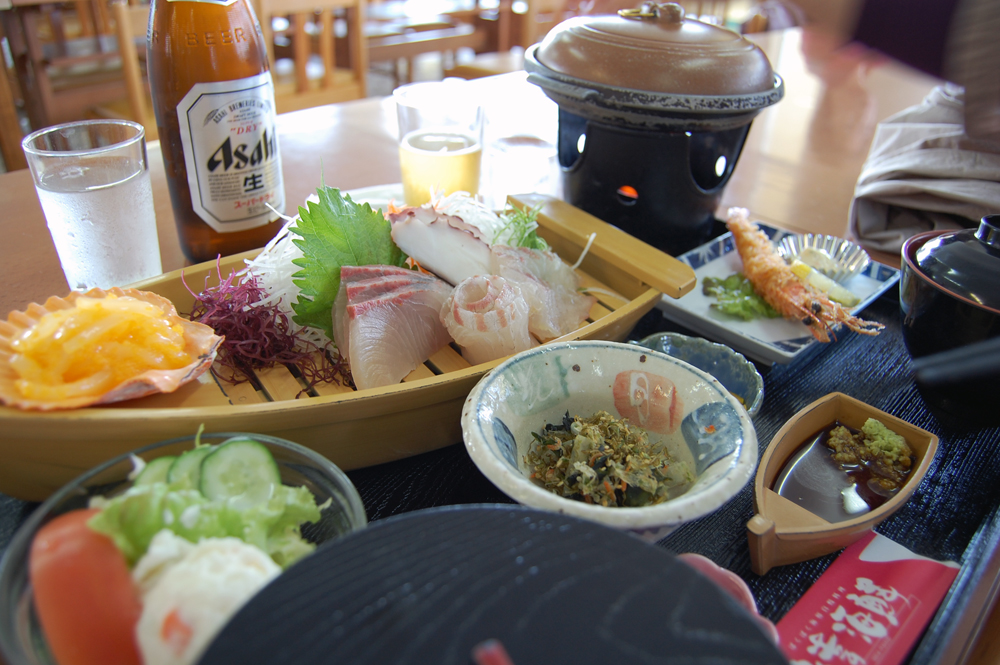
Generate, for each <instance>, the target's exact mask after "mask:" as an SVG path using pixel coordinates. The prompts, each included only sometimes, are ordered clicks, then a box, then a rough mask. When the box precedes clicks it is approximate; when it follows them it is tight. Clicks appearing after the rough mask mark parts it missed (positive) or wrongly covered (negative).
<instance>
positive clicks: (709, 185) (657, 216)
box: [525, 3, 784, 255]
mask: <svg viewBox="0 0 1000 665" xmlns="http://www.w3.org/2000/svg"><path fill="white" fill-rule="evenodd" d="M525 69H526V70H527V71H528V80H529V81H530V82H531V83H534V84H536V85H538V86H539V87H541V88H542V89H543V90H544V91H545V93H546V95H547V96H548V97H550V98H551V99H552V100H554V101H555V102H556V103H557V104H558V106H559V139H558V143H559V145H558V150H559V163H560V165H561V167H562V172H563V189H564V196H565V198H566V200H568V201H569V202H570V203H573V204H574V205H576V206H577V207H579V208H582V209H583V210H586V211H587V212H589V213H591V214H593V215H595V216H597V217H599V218H601V219H603V220H605V221H607V222H609V223H612V224H614V225H616V226H618V227H620V228H622V229H623V230H625V231H627V232H628V233H631V234H632V235H634V236H636V237H639V238H641V239H642V240H645V241H646V242H648V243H650V244H651V245H654V246H655V247H658V248H659V249H662V250H664V251H666V252H668V253H670V254H675V255H676V254H680V253H683V252H684V251H687V250H688V249H692V248H694V247H696V246H698V245H700V244H702V243H703V242H705V241H707V240H708V239H709V238H710V236H711V233H712V231H713V228H714V222H715V218H714V213H715V209H716V208H717V207H718V204H719V200H720V199H721V196H722V191H723V188H724V187H725V184H726V182H727V181H728V180H729V177H730V175H731V174H732V171H733V167H734V166H735V164H736V161H737V159H738V157H739V154H740V151H741V150H742V148H743V143H744V141H745V139H746V135H747V131H748V130H749V128H750V123H751V121H752V120H753V118H754V117H755V116H756V115H757V114H758V113H759V112H760V111H761V110H762V109H764V108H766V107H767V106H770V105H771V104H774V103H776V102H777V101H779V100H780V99H781V97H782V96H783V94H784V87H783V83H782V80H781V78H780V77H779V76H778V75H777V74H775V73H774V71H773V70H772V69H771V65H770V63H769V62H768V60H767V56H766V55H765V54H764V53H763V51H761V50H760V49H759V48H758V47H757V46H756V45H755V44H753V43H752V42H749V41H747V40H746V39H744V38H743V37H742V36H740V35H739V34H737V33H735V32H733V31H731V30H728V29H726V28H722V27H719V26H716V25H711V24H708V23H702V22H701V21H697V20H694V19H691V18H688V17H686V16H685V15H684V10H683V8H681V6H680V5H677V4H674V3H667V4H654V3H645V4H643V5H642V6H641V7H639V8H636V9H631V10H622V11H620V12H619V13H618V15H612V16H580V17H576V18H572V19H569V20H567V21H564V22H562V23H560V24H559V25H558V26H556V27H555V28H554V29H553V30H551V31H550V32H549V33H548V35H546V37H545V38H544V39H543V40H542V41H541V42H540V43H538V44H535V45H534V46H532V47H530V48H529V49H528V50H527V52H526V53H525Z"/></svg>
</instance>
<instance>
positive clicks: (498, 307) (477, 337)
mask: <svg viewBox="0 0 1000 665" xmlns="http://www.w3.org/2000/svg"><path fill="white" fill-rule="evenodd" d="M528 311H529V308H528V303H527V301H526V300H525V299H524V296H523V295H522V294H521V289H519V288H518V287H517V286H516V285H514V284H512V283H511V282H508V281H507V280H505V279H504V278H503V277H499V276H497V275H477V276H475V277H469V278H468V279H465V280H463V281H462V282H460V283H459V284H458V286H456V287H455V290H454V291H452V294H451V296H450V297H449V298H448V300H447V301H446V302H445V304H444V307H443V308H442V309H441V320H442V321H444V324H445V326H446V327H447V328H448V332H449V333H451V336H452V338H454V340H455V341H456V342H458V344H459V346H461V347H462V356H463V357H464V358H465V359H466V360H468V361H469V362H470V363H472V364H473V365H478V364H479V363H485V362H489V361H491V360H496V359H497V358H503V357H504V356H509V355H511V354H513V353H519V352H521V351H524V350H526V349H529V348H531V335H529V334H528Z"/></svg>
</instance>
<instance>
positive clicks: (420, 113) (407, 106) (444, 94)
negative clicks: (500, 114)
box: [393, 79, 483, 206]
mask: <svg viewBox="0 0 1000 665" xmlns="http://www.w3.org/2000/svg"><path fill="white" fill-rule="evenodd" d="M393 97H394V98H395V100H396V113H397V115H398V117H399V166H400V170H401V171H402V174H403V197H404V199H405V200H406V204H407V205H411V206H418V205H423V204H425V203H427V202H428V201H430V199H431V193H432V192H438V193H443V194H445V195H447V194H452V193H454V192H459V191H461V192H468V193H469V194H473V195H475V194H478V193H479V174H480V170H481V167H482V157H483V107H482V106H481V105H480V104H479V103H478V102H477V101H476V100H475V98H474V97H473V96H472V93H471V92H470V91H469V89H468V83H467V82H466V81H463V80H460V79H445V80H444V81H429V82H421V83H410V84H408V85H404V86H400V87H398V88H396V89H395V90H394V91H393Z"/></svg>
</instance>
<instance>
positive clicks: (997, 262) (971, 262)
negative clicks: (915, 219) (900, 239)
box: [899, 214, 1000, 358]
mask: <svg viewBox="0 0 1000 665" xmlns="http://www.w3.org/2000/svg"><path fill="white" fill-rule="evenodd" d="M899 304H900V307H901V309H902V317H903V341H904V342H905V343H906V348H907V350H908V351H909V352H910V355H911V356H913V357H914V358H919V357H921V356H926V355H930V354H933V353H938V352H941V351H946V350H948V349H954V348H957V347H960V346H965V345H967V344H973V343H975V342H981V341H983V340H986V339H989V338H991V337H996V336H998V335H1000V214H997V215H987V216H986V217H983V219H982V221H981V222H980V224H979V227H978V228H976V229H963V230H961V231H943V232H942V231H928V232H927V233H920V234H917V235H915V236H913V237H912V238H910V239H909V240H907V241H906V243H905V244H904V245H903V251H902V264H901V272H900V281H899Z"/></svg>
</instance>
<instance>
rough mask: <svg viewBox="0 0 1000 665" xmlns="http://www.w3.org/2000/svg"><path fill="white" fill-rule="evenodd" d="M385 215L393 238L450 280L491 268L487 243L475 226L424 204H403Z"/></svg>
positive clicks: (439, 274) (420, 262) (480, 272)
mask: <svg viewBox="0 0 1000 665" xmlns="http://www.w3.org/2000/svg"><path fill="white" fill-rule="evenodd" d="M387 217H388V218H389V221H390V222H391V224H392V240H393V242H395V243H396V244H397V245H398V246H399V248H400V249H401V250H403V251H404V252H406V253H407V254H408V255H410V257H411V258H413V259H414V260H416V261H417V262H418V263H419V264H420V265H421V266H423V267H424V268H426V269H427V270H430V271H431V272H432V273H434V274H435V275H437V276H438V277H440V278H441V279H443V280H445V281H446V282H448V283H449V284H458V283H459V282H461V281H462V280H463V279H466V278H467V277H472V276H474V275H483V274H488V273H489V272H490V270H489V266H490V246H489V245H488V244H487V243H486V242H485V240H484V239H483V235H482V233H481V232H480V231H479V229H477V228H476V227H475V226H473V225H471V224H466V223H465V222H463V221H462V220H461V219H460V218H458V217H453V216H451V215H444V214H441V213H439V212H437V211H436V210H433V209H431V208H424V207H420V208H404V209H403V210H401V211H399V212H394V213H390V214H389V215H387Z"/></svg>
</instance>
